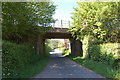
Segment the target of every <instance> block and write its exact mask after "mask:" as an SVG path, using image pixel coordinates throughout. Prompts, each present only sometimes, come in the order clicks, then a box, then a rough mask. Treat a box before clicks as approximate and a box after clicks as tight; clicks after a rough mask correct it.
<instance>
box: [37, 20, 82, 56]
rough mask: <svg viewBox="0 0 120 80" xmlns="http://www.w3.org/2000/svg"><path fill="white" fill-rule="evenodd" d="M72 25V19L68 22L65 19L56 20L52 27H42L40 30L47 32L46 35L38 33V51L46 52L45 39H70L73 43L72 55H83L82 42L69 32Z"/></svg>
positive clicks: (71, 43)
mask: <svg viewBox="0 0 120 80" xmlns="http://www.w3.org/2000/svg"><path fill="white" fill-rule="evenodd" d="M69 27H70V21H68V23H67V24H65V23H64V21H62V20H60V22H59V23H58V22H56V23H53V24H52V27H51V28H50V27H44V29H43V27H42V29H43V30H42V29H41V31H40V32H45V34H44V35H40V34H39V35H38V37H37V53H44V52H45V40H46V39H69V40H70V45H71V54H72V55H81V56H82V55H83V51H82V42H81V41H80V40H76V39H74V38H73V37H72V35H71V33H70V32H68V29H69Z"/></svg>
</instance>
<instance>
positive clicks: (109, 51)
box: [88, 43, 120, 67]
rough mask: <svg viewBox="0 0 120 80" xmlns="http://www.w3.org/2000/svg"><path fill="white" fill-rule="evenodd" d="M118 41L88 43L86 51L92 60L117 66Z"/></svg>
mask: <svg viewBox="0 0 120 80" xmlns="http://www.w3.org/2000/svg"><path fill="white" fill-rule="evenodd" d="M119 45H120V43H104V44H96V45H95V44H94V45H92V44H91V45H89V48H88V53H89V57H90V58H91V59H92V60H95V61H99V62H104V63H107V64H109V65H113V66H114V67H119V60H120V46H119Z"/></svg>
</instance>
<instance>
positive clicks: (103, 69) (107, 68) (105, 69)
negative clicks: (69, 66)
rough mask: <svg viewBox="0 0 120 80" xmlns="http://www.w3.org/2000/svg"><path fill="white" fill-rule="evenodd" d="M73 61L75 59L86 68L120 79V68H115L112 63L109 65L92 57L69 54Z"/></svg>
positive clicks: (107, 76)
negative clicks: (84, 57) (86, 57)
mask: <svg viewBox="0 0 120 80" xmlns="http://www.w3.org/2000/svg"><path fill="white" fill-rule="evenodd" d="M67 57H68V58H69V59H71V60H72V61H75V62H76V63H78V64H81V65H82V66H85V67H86V68H89V69H91V70H93V71H94V72H96V73H98V74H100V75H102V76H104V77H106V78H111V79H120V73H119V70H120V69H114V68H113V67H112V66H111V65H107V64H105V63H101V62H96V61H93V60H90V59H83V58H82V57H79V56H77V57H75V56H71V55H69V56H67Z"/></svg>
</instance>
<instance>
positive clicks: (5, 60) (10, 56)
mask: <svg viewBox="0 0 120 80" xmlns="http://www.w3.org/2000/svg"><path fill="white" fill-rule="evenodd" d="M2 45H3V48H2V50H3V53H2V75H3V78H19V77H22V75H24V72H25V71H26V70H27V71H28V72H29V70H30V69H29V68H28V67H32V66H33V67H34V66H35V65H36V63H37V64H38V62H39V64H41V65H43V63H42V61H44V60H45V59H46V57H47V56H46V55H45V54H44V55H43V54H37V53H36V51H35V49H34V48H33V47H32V46H26V45H18V44H15V43H11V42H6V41H3V43H2Z"/></svg>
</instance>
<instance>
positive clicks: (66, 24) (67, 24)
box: [51, 20, 71, 28]
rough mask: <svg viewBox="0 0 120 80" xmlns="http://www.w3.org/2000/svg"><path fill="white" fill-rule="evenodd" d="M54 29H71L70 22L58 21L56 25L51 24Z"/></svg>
mask: <svg viewBox="0 0 120 80" xmlns="http://www.w3.org/2000/svg"><path fill="white" fill-rule="evenodd" d="M51 25H52V27H55V28H57V27H58V28H69V27H70V26H71V22H70V21H65V20H57V21H55V22H54V23H51Z"/></svg>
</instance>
